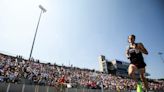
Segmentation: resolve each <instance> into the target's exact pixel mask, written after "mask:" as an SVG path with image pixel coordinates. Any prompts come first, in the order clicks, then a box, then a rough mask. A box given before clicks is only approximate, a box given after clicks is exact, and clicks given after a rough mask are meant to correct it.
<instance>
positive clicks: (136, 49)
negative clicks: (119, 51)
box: [126, 35, 148, 90]
mask: <svg viewBox="0 0 164 92" xmlns="http://www.w3.org/2000/svg"><path fill="white" fill-rule="evenodd" d="M128 42H129V47H128V49H127V50H126V56H127V58H128V59H130V65H129V68H128V74H129V75H130V76H131V77H132V78H133V79H134V80H135V81H136V82H138V81H137V79H136V76H135V72H136V71H137V70H139V73H140V78H141V81H142V82H143V84H144V88H145V90H148V83H147V80H146V78H145V72H146V70H145V67H146V64H145V62H144V58H143V55H142V53H143V54H146V55H147V54H148V51H147V50H146V48H145V47H144V45H143V44H142V43H135V35H130V36H129V37H128Z"/></svg>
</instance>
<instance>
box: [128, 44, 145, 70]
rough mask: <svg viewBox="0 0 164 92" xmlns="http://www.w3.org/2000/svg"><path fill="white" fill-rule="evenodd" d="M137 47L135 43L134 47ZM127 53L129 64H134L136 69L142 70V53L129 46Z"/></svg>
mask: <svg viewBox="0 0 164 92" xmlns="http://www.w3.org/2000/svg"><path fill="white" fill-rule="evenodd" d="M137 45H138V44H137V43H136V46H137ZM128 53H129V59H130V63H131V64H134V65H135V66H136V67H137V68H138V69H140V68H144V67H145V66H146V64H145V62H144V59H143V56H142V53H141V52H140V51H139V50H137V49H135V48H131V47H130V46H129V48H128Z"/></svg>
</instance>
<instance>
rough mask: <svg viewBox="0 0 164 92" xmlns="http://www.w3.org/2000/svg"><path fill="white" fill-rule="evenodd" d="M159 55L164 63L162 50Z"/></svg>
mask: <svg viewBox="0 0 164 92" xmlns="http://www.w3.org/2000/svg"><path fill="white" fill-rule="evenodd" d="M158 55H159V56H160V58H161V60H162V61H163V63H164V59H163V57H162V55H163V53H162V52H158Z"/></svg>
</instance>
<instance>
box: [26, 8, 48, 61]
mask: <svg viewBox="0 0 164 92" xmlns="http://www.w3.org/2000/svg"><path fill="white" fill-rule="evenodd" d="M39 8H40V9H41V11H40V16H39V20H38V24H37V26H36V30H35V35H34V39H33V43H32V47H31V51H30V56H29V60H30V59H31V56H32V51H33V48H34V44H35V39H36V35H37V32H38V27H39V23H40V19H41V16H42V14H43V13H45V12H46V11H47V10H46V9H45V8H44V7H43V6H41V5H39Z"/></svg>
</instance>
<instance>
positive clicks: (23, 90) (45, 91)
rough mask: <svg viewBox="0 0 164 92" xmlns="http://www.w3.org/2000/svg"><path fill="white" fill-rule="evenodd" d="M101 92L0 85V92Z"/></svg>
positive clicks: (96, 90)
mask: <svg viewBox="0 0 164 92" xmlns="http://www.w3.org/2000/svg"><path fill="white" fill-rule="evenodd" d="M59 91H60V92H61V91H62V92H102V91H101V89H87V88H66V89H64V90H59V89H58V88H55V87H50V86H39V85H28V84H14V83H0V92H59ZM104 92H116V91H114V90H104Z"/></svg>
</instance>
